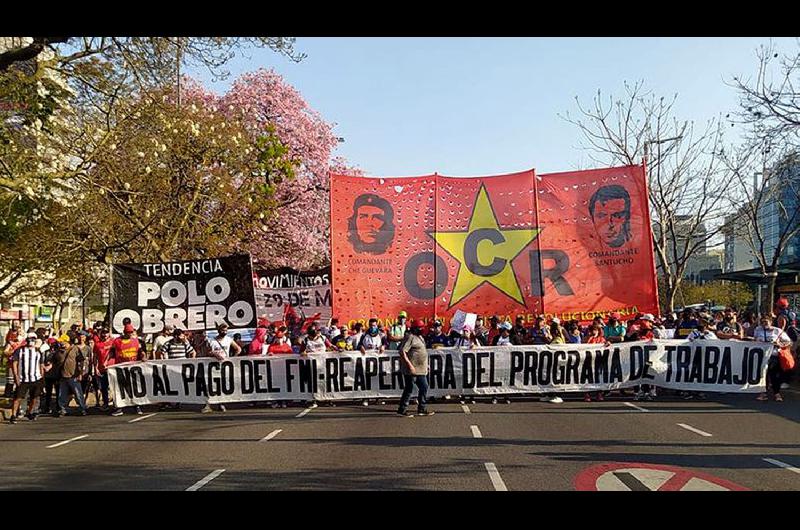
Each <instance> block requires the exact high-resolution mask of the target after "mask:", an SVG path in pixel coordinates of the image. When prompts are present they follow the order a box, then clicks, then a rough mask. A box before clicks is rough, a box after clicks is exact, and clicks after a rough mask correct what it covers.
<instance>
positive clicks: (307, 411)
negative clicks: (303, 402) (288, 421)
mask: <svg viewBox="0 0 800 530" xmlns="http://www.w3.org/2000/svg"><path fill="white" fill-rule="evenodd" d="M309 412H311V408H307V409H305V410H304V411H303V412H301V413H300V414H298V415H297V416H295V418H302V417H303V416H305V415H306V414H308V413H309Z"/></svg>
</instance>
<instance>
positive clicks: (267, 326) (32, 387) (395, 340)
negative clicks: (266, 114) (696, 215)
mask: <svg viewBox="0 0 800 530" xmlns="http://www.w3.org/2000/svg"><path fill="white" fill-rule="evenodd" d="M408 318H409V317H408V315H407V314H406V312H405V311H402V312H400V313H399V314H398V315H397V318H396V319H395V320H394V321H393V322H391V323H389V324H387V325H384V326H381V325H380V322H379V320H378V319H376V318H371V319H369V320H368V321H367V325H366V326H364V325H363V324H362V323H360V322H356V323H354V324H353V325H352V326H350V327H348V326H344V325H340V324H339V321H338V319H336V318H332V319H330V321H329V322H328V324H327V325H326V326H320V324H319V323H318V322H317V321H315V320H310V321H306V320H299V319H294V318H293V319H289V320H287V321H281V322H271V323H270V322H261V323H260V324H259V327H258V328H257V329H256V330H255V334H254V337H253V340H252V341H251V342H249V343H244V342H243V341H242V337H241V335H239V334H238V333H237V334H234V335H233V336H231V335H229V334H228V327H227V326H226V325H221V326H219V327H218V329H217V333H216V335H215V336H213V337H212V336H210V335H207V334H206V333H205V332H203V331H200V332H191V331H185V330H182V329H173V328H171V327H169V326H167V327H165V328H164V329H163V330H162V331H161V332H160V333H158V334H157V335H155V336H147V337H142V338H139V337H138V336H137V334H136V331H135V329H134V327H133V326H132V325H131V323H130V321H129V320H127V319H126V321H124V322H123V332H122V334H121V335H115V334H112V333H111V332H110V331H109V329H108V325H107V323H103V322H97V323H95V325H94V326H92V327H91V328H88V329H84V326H83V325H81V324H73V325H72V326H71V327H70V329H69V330H67V331H64V332H61V331H55V330H51V329H44V328H40V329H29V330H27V332H25V333H22V332H21V331H20V330H18V329H17V328H16V327H12V329H11V330H10V331H9V332H8V334H7V335H6V337H5V348H4V354H5V360H6V363H7V381H6V387H5V396H6V397H13V402H12V410H11V417H10V420H9V421H10V422H11V423H15V422H16V421H17V418H18V417H20V416H21V415H22V414H23V413H22V410H21V408H20V404H21V402H22V400H23V399H24V398H27V409H26V412H25V416H26V417H27V418H28V419H30V420H35V419H36V417H37V416H38V415H39V414H52V415H55V416H57V417H61V416H64V415H65V414H66V413H67V407H68V405H69V404H70V402H71V400H72V399H74V400H75V402H76V404H77V406H78V412H77V414H81V415H86V414H87V411H88V405H87V402H88V401H89V399H88V398H89V397H90V396H93V397H94V403H95V407H97V408H98V409H99V410H100V411H103V412H109V411H110V413H111V414H112V415H121V414H124V410H123V409H121V408H118V407H116V408H113V410H112V409H111V408H110V401H109V382H108V372H107V370H108V367H109V366H110V365H112V364H114V363H124V362H131V361H145V360H148V359H184V358H194V357H214V358H217V359H219V360H222V359H225V358H227V357H230V356H236V355H255V356H259V355H264V356H269V355H287V354H299V355H303V354H309V353H321V352H329V351H340V352H343V351H353V352H361V353H363V354H366V353H371V352H375V353H380V352H383V351H385V350H396V349H398V348H400V347H401V345H402V344H403V342H404V341H406V340H410V338H411V334H410V333H409V330H410V326H409V319H408ZM444 324H445V323H444V322H442V321H440V320H435V321H433V322H430V323H428V324H425V323H423V322H422V321H421V320H417V321H415V326H417V328H419V327H420V326H425V327H424V332H423V333H422V334H421V335H419V336H417V335H414V337H417V338H415V339H414V340H419V341H424V345H425V347H426V348H429V349H437V348H449V347H454V348H462V349H469V348H474V347H481V346H508V345H545V344H604V345H606V346H609V345H611V344H613V343H619V342H630V341H641V340H651V339H666V338H674V339H682V340H687V341H702V340H714V339H721V340H754V341H761V342H771V343H773V344H775V346H776V347H775V348H774V353H773V355H772V356H771V357H770V360H769V365H768V371H767V389H768V392H767V393H764V394H761V395H759V396H758V398H757V399H759V400H762V401H764V400H768V399H769V394H771V395H772V396H773V398H774V400H775V401H783V397H782V395H781V389H782V387H783V386H785V385H786V384H787V383H788V379H789V376H790V371H789V370H786V369H784V368H783V367H782V366H781V363H779V362H778V352H779V351H780V350H781V349H789V350H790V351H791V353H792V355H793V356H795V355H796V353H797V352H796V348H795V346H796V345H800V343H799V342H798V339H799V338H800V330H798V327H797V326H798V323H797V315H796V314H795V313H793V312H790V311H788V302H787V301H786V300H785V299H783V298H781V299H779V301H778V303H777V304H776V306H775V311H774V312H773V313H772V314H768V315H757V314H754V313H746V314H744V315H743V317H742V318H741V319H740V318H739V314H738V312H737V311H736V309H734V308H730V307H729V308H725V309H724V310H723V311H717V312H714V313H713V314H712V313H710V312H705V311H695V310H693V309H689V308H687V309H685V310H683V311H682V312H681V313H680V314H672V315H667V316H666V318H664V319H663V320H662V319H661V318H658V317H655V316H654V315H651V314H641V313H639V314H635V315H629V316H628V317H627V318H625V317H623V315H621V314H620V313H611V314H609V315H608V316H607V317H605V318H604V317H602V316H597V317H595V318H594V320H592V321H591V322H589V323H587V324H582V323H581V322H579V321H575V320H572V321H568V322H562V321H561V320H559V319H558V318H550V319H547V318H545V317H544V316H536V317H535V318H533V319H532V321H528V320H526V318H524V317H521V316H520V317H517V318H516V319H515V320H514V322H513V323H512V322H511V321H509V320H507V319H505V318H499V317H497V316H489V317H488V318H484V317H480V316H479V317H478V318H477V319H476V320H475V324H474V326H471V325H464V326H463V327H462V326H459V329H458V330H457V329H454V328H453V327H452V326H449V327H448V328H449V329H447V331H445V326H444ZM627 392H628V391H626V390H622V391H615V392H596V393H594V396H592V394H590V393H585V394H584V396H583V398H584V400H585V401H592V399H596V400H599V401H602V400H603V399H605V398H606V397H608V396H609V395H613V394H615V393H616V394H620V393H622V394H625V395H627ZM632 392H633V399H636V400H639V399H645V400H652V399H654V398H655V397H656V388H655V387H654V386H652V385H650V386H648V385H642V386H641V387H637V388H636V389H634V390H633V391H632ZM679 395H680V396H681V397H683V398H684V399H697V398H700V399H702V398H704V397H705V396H704V395H703V394H702V393H700V392H679ZM450 397H451V396H447V398H448V399H449V398H450ZM460 399H461V401H462V403H464V402H469V400H471V401H472V402H473V403H474V398H469V397H465V396H460ZM491 399H492V402H493V403H497V398H491ZM541 399H542V400H543V401H549V402H551V403H561V402H563V399H562V398H561V397H560V396H558V395H545V396H543V397H542V398H541ZM505 401H506V402H510V398H505ZM37 404H38V406H37ZM362 404H363V405H365V406H366V405H369V401H367V400H364V401H363V403H362ZM272 406H274V407H275V406H277V407H279V406H284V407H285V406H286V403H281V402H276V403H273V404H272ZM312 406H316V403H312ZM168 407H171V408H176V409H177V408H180V404H168V403H167V404H162V405H161V408H162V409H163V408H168ZM219 409H220V410H221V411H225V407H224V405H219ZM211 410H212V409H211V407H210V406H209V405H206V406H205V407H204V408H203V409H202V412H210V411H211ZM135 412H136V413H138V414H142V410H141V408H140V407H135Z"/></svg>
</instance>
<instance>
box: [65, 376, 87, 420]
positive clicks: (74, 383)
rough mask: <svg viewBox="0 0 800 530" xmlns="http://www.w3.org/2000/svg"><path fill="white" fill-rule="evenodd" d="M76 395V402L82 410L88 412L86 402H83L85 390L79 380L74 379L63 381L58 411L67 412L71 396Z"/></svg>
mask: <svg viewBox="0 0 800 530" xmlns="http://www.w3.org/2000/svg"><path fill="white" fill-rule="evenodd" d="M70 392H72V393H73V394H75V401H77V402H78V405H79V406H80V407H81V410H86V402H85V401H84V400H83V389H82V388H81V384H80V383H79V382H78V380H77V379H74V378H72V377H69V378H65V379H62V380H61V388H60V389H59V395H58V410H59V411H61V412H66V410H67V403H69V394H70Z"/></svg>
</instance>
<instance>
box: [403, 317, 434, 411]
mask: <svg viewBox="0 0 800 530" xmlns="http://www.w3.org/2000/svg"><path fill="white" fill-rule="evenodd" d="M424 327H425V323H424V322H423V321H422V320H420V319H417V320H415V321H414V323H413V324H412V326H411V329H410V330H409V333H408V335H406V338H405V339H404V340H403V343H402V344H401V345H400V348H399V350H398V351H399V353H400V361H401V362H400V372H401V373H402V374H403V395H402V396H401V397H400V406H399V407H398V408H397V414H398V416H413V414H410V413H409V412H408V403H409V401H410V400H411V392H412V390H413V387H414V385H416V386H417V391H418V393H417V415H419V416H432V415H433V414H434V412H433V411H432V410H428V408H427V398H428V350H427V349H426V347H425V341H424V340H423V338H422V333H423V328H424Z"/></svg>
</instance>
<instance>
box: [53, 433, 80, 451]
mask: <svg viewBox="0 0 800 530" xmlns="http://www.w3.org/2000/svg"><path fill="white" fill-rule="evenodd" d="M87 436H89V435H88V434H82V435H80V436H76V437H75V438H70V439H69V440H64V441H63V442H58V443H57V444H53V445H48V446H47V448H48V449H52V448H54V447H59V446H61V445H67V444H68V443H70V442H74V441H75V440H81V439H83V438H86V437H87Z"/></svg>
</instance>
